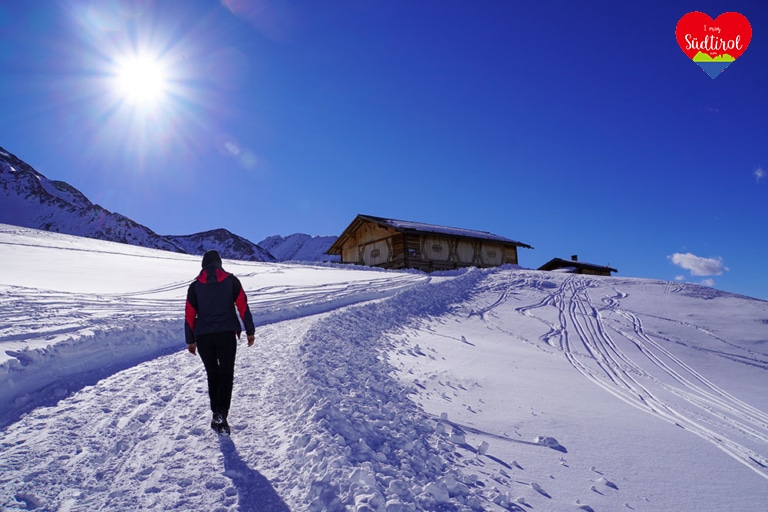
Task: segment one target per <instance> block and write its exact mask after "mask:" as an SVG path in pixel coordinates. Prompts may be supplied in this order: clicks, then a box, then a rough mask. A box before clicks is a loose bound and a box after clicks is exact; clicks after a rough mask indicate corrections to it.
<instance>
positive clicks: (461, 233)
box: [326, 214, 533, 254]
mask: <svg viewBox="0 0 768 512" xmlns="http://www.w3.org/2000/svg"><path fill="white" fill-rule="evenodd" d="M366 222H374V223H376V224H379V225H381V226H385V227H389V228H392V229H394V230H395V231H398V232H401V233H414V234H416V233H427V234H436V235H447V236H454V237H460V238H468V239H475V240H492V241H494V242H501V243H504V244H510V245H515V246H517V247H525V248H527V249H533V247H531V246H530V245H528V244H525V243H523V242H518V241H517V240H511V239H509V238H506V237H503V236H499V235H494V234H493V233H489V232H487V231H477V230H474V229H462V228H453V227H449V226H438V225H435V224H425V223H423V222H413V221H407V220H396V219H388V218H385V217H375V216H373V215H362V214H359V215H358V216H357V217H355V220H353V221H352V222H351V223H350V225H349V226H347V228H346V229H345V230H344V232H343V233H342V234H341V235H340V236H339V238H338V239H337V240H336V242H334V244H333V245H332V246H331V247H330V248H329V249H328V251H326V253H327V254H341V247H342V246H343V245H344V242H345V241H346V240H347V238H349V236H350V234H352V233H354V232H355V231H357V229H358V228H360V226H362V225H363V224H364V223H366Z"/></svg>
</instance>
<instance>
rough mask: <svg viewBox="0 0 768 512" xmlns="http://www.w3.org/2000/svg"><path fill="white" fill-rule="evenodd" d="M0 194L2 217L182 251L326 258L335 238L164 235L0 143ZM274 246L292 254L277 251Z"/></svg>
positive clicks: (221, 231)
mask: <svg viewBox="0 0 768 512" xmlns="http://www.w3.org/2000/svg"><path fill="white" fill-rule="evenodd" d="M0 198H2V204H0V222H2V223H7V224H12V225H17V226H22V227H28V228H34V229H41V230H44V231H51V232H56V233H63V234H68V235H76V236H82V237H86V238H95V239H99V240H107V241H111V242H119V243H125V244H129V245H137V246H141V247H148V248H152V249H161V250H165V251H171V252H177V253H182V254H193V255H201V254H203V253H205V251H208V250H211V249H215V250H217V251H219V253H220V254H221V256H222V258H225V259H235V260H242V261H270V262H271V261H285V260H289V259H290V260H297V259H303V261H325V260H327V259H329V258H330V257H329V256H327V255H324V254H323V252H324V251H325V250H326V249H327V248H328V247H330V246H331V244H332V243H333V240H335V238H336V237H312V236H310V235H305V234H303V233H300V234H296V235H289V236H288V237H281V236H279V235H274V236H271V237H268V238H267V239H265V241H269V248H265V247H263V246H262V245H261V244H257V243H254V242H252V241H250V240H248V239H247V238H244V237H242V236H239V235H237V234H235V233H232V232H231V231H229V230H227V229H224V228H218V229H212V230H208V231H202V232H198V233H192V234H189V235H161V234H159V233H156V232H155V231H153V230H152V229H151V228H149V227H147V226H144V225H142V224H139V223H138V222H135V221H134V220H132V219H130V218H128V217H126V216H125V215H122V214H120V213H117V212H111V211H109V210H107V209H106V208H104V207H102V206H100V205H98V204H95V203H93V202H92V201H91V200H90V199H88V197H86V196H85V194H83V193H82V192H81V191H80V190H78V189H77V188H76V187H74V186H72V185H71V184H69V183H67V182H64V181H58V180H52V179H49V178H47V177H46V176H44V175H43V174H42V173H40V172H39V171H37V170H36V169H35V168H34V167H32V166H31V165H29V164H28V163H26V162H25V161H23V160H22V159H21V158H19V157H18V156H16V155H14V154H13V153H11V152H10V151H8V150H6V149H5V148H4V147H2V146H0ZM318 239H320V240H319V241H318ZM270 248H271V249H274V250H275V251H276V252H278V254H281V255H288V256H286V257H282V258H281V257H279V256H275V255H273V254H272V252H271V251H270ZM318 251H319V252H318Z"/></svg>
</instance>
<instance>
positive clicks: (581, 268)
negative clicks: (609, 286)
mask: <svg viewBox="0 0 768 512" xmlns="http://www.w3.org/2000/svg"><path fill="white" fill-rule="evenodd" d="M539 270H550V271H557V272H569V273H572V274H588V275H593V276H610V275H611V272H618V270H616V269H615V268H611V267H609V266H607V265H605V266H603V265H595V264H593V263H585V262H583V261H579V258H578V256H576V255H573V256H571V259H570V260H564V259H561V258H553V259H551V260H549V261H548V262H546V263H545V264H544V265H542V266H541V267H539Z"/></svg>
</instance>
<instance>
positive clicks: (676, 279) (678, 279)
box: [675, 276, 685, 281]
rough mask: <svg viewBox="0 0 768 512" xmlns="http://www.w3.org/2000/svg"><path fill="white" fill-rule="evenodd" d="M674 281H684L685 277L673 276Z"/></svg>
mask: <svg viewBox="0 0 768 512" xmlns="http://www.w3.org/2000/svg"><path fill="white" fill-rule="evenodd" d="M675 281H685V276H675Z"/></svg>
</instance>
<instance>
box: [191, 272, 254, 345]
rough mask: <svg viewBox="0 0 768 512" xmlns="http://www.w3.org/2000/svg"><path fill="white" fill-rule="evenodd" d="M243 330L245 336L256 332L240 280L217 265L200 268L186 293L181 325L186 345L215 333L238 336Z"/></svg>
mask: <svg viewBox="0 0 768 512" xmlns="http://www.w3.org/2000/svg"><path fill="white" fill-rule="evenodd" d="M238 314H239V318H238ZM240 322H242V326H241V323H240ZM242 327H245V333H246V334H248V335H251V334H253V333H254V332H255V330H256V329H255V328H254V325H253V317H252V316H251V310H250V308H249V307H248V299H247V298H246V296H245V291H243V285H242V284H240V280H239V279H238V278H237V277H235V276H234V275H232V274H230V273H228V272H225V271H224V269H222V268H221V267H220V266H218V265H209V266H207V267H205V268H203V270H202V271H200V275H198V276H197V279H195V280H194V281H193V282H192V284H190V285H189V289H188V290H187V306H186V311H185V323H184V334H185V338H186V341H187V343H188V344H190V343H195V339H196V338H197V337H198V336H202V335H204V334H212V333H217V332H234V333H236V334H237V336H238V337H239V336H240V333H241V332H242Z"/></svg>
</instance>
